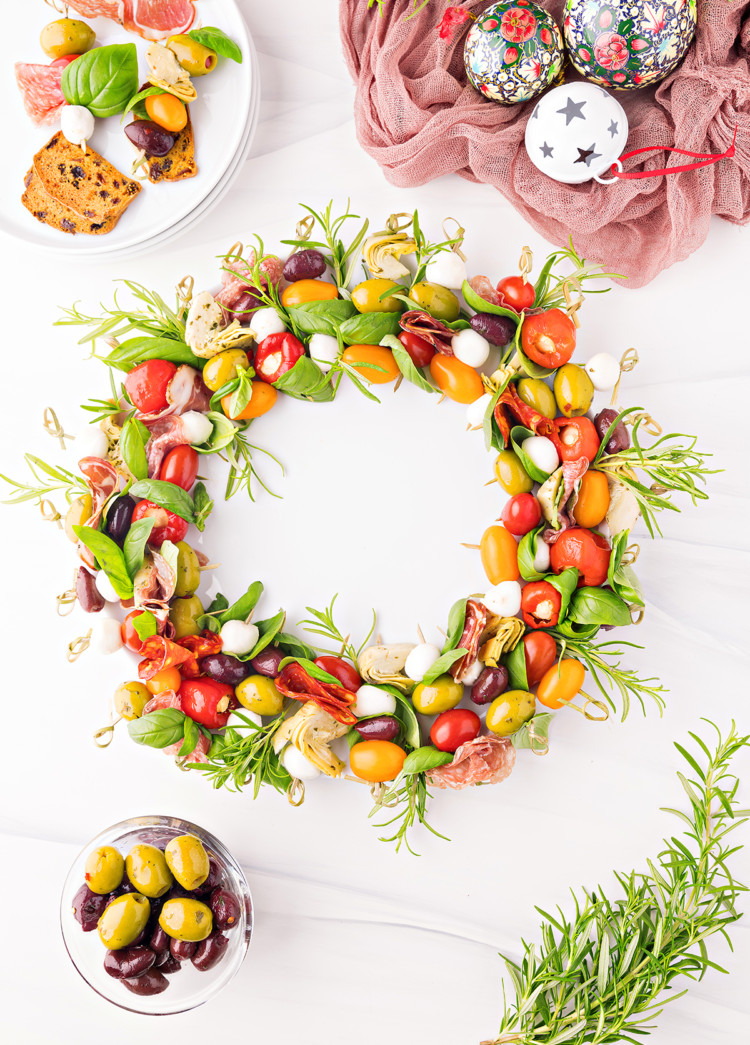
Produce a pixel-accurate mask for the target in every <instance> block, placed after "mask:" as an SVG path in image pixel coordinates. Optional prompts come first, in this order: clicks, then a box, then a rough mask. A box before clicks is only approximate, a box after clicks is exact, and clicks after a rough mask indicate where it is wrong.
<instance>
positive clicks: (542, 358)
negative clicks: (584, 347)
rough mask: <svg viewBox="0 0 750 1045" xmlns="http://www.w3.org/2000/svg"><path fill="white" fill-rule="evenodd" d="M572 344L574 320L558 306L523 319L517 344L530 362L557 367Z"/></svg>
mask: <svg viewBox="0 0 750 1045" xmlns="http://www.w3.org/2000/svg"><path fill="white" fill-rule="evenodd" d="M575 347H576V328H575V324H574V323H573V320H572V319H571V318H570V316H568V315H567V314H566V313H565V312H563V311H562V310H561V309H559V308H551V309H550V310H549V311H548V312H540V313H539V315H537V316H527V317H526V319H525V320H524V324H523V326H522V327H521V348H522V349H523V350H524V352H525V353H526V355H527V356H528V357H529V359H530V360H531V361H532V363H538V364H539V366H546V367H552V368H557V367H559V366H562V365H563V364H564V363H567V362H568V360H569V359H570V357H571V356H572V355H573V352H574V351H575Z"/></svg>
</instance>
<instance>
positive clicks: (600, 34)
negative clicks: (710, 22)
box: [564, 0, 696, 90]
mask: <svg viewBox="0 0 750 1045" xmlns="http://www.w3.org/2000/svg"><path fill="white" fill-rule="evenodd" d="M695 22H696V0H663V2H660V0H652V2H649V0H613V2H610V3H602V2H601V0H566V6H565V23H564V29H565V43H566V45H567V48H568V54H569V56H570V60H571V62H572V63H573V65H574V66H575V67H576V69H577V70H578V71H579V72H580V73H582V74H583V76H585V77H586V78H587V79H588V80H592V81H593V82H594V83H597V84H602V85H603V86H605V87H612V88H614V89H615V90H618V89H619V90H625V89H629V88H633V87H648V86H650V85H651V84H655V83H658V82H659V80H663V79H664V77H665V76H667V74H668V73H670V72H671V71H672V70H673V69H674V68H675V66H676V65H677V64H678V63H679V62H680V61H682V59H683V58H684V56H685V52H686V51H687V49H688V47H689V46H690V43H691V41H692V39H693V36H694V35H695Z"/></svg>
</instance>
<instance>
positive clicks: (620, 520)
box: [606, 475, 641, 537]
mask: <svg viewBox="0 0 750 1045" xmlns="http://www.w3.org/2000/svg"><path fill="white" fill-rule="evenodd" d="M607 486H609V508H607V516H606V521H607V526H608V527H609V532H610V535H611V536H612V537H614V536H615V535H616V534H618V533H621V532H622V531H623V530H632V529H633V527H634V526H635V524H636V522H637V520H638V519H639V518H640V514H641V509H640V507H639V505H638V499H637V497H636V496H635V494H634V493H633V491H632V490H631V489H629V488H628V487H627V486H625V484H624V483H621V482H620V480H619V479H616V478H615V477H614V476H613V475H608V476H607Z"/></svg>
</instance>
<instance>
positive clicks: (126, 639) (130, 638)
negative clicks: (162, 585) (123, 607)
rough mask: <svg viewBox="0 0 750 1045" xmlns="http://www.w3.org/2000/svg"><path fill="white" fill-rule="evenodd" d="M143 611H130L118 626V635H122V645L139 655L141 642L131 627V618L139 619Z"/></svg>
mask: <svg viewBox="0 0 750 1045" xmlns="http://www.w3.org/2000/svg"><path fill="white" fill-rule="evenodd" d="M144 612H145V611H144V610H131V611H130V613H129V614H128V615H127V617H126V618H125V620H124V621H123V622H122V624H121V625H120V634H121V635H122V641H123V645H125V646H127V648H128V649H129V650H132V651H133V653H140V652H141V646H142V645H143V641H142V640H141V639H140V638H139V637H138V632H137V631H136V630H135V628H134V627H133V618H134V617H140V615H141V614H142V613H144Z"/></svg>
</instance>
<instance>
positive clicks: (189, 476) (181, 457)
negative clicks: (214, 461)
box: [159, 445, 200, 490]
mask: <svg viewBox="0 0 750 1045" xmlns="http://www.w3.org/2000/svg"><path fill="white" fill-rule="evenodd" d="M199 460H200V458H199V456H198V451H197V450H194V449H193V448H192V446H187V445H185V446H175V447H174V448H173V449H172V450H170V451H169V453H168V454H167V455H166V457H165V458H164V460H163V461H162V465H161V468H160V469H159V478H160V479H163V480H164V481H165V482H167V483H174V485H175V486H179V487H180V488H181V489H182V490H190V489H191V488H192V486H193V483H194V482H195V480H196V479H197V477H198V461H199Z"/></svg>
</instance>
